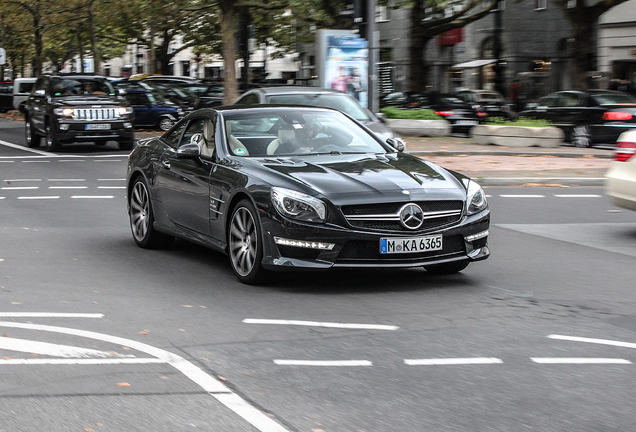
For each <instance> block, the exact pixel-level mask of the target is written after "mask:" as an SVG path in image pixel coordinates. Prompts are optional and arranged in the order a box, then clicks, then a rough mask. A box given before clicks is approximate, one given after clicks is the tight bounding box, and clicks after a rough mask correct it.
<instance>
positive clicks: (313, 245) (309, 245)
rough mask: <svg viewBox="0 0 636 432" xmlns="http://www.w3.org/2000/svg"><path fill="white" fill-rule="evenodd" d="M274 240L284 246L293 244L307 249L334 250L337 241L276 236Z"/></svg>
mask: <svg viewBox="0 0 636 432" xmlns="http://www.w3.org/2000/svg"><path fill="white" fill-rule="evenodd" d="M274 242H276V244H279V245H283V246H293V247H300V248H305V249H320V250H332V249H333V248H334V246H335V243H323V242H310V241H305V240H291V239H286V238H282V237H274Z"/></svg>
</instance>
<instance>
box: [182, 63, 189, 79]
mask: <svg viewBox="0 0 636 432" xmlns="http://www.w3.org/2000/svg"><path fill="white" fill-rule="evenodd" d="M181 73H182V75H183V76H190V62H189V61H182V62H181Z"/></svg>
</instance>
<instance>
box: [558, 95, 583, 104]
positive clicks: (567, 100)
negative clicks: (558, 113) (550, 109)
mask: <svg viewBox="0 0 636 432" xmlns="http://www.w3.org/2000/svg"><path fill="white" fill-rule="evenodd" d="M559 96H560V100H559V106H562V107H576V106H580V105H581V104H580V100H579V95H578V94H576V93H561V94H560V95H559Z"/></svg>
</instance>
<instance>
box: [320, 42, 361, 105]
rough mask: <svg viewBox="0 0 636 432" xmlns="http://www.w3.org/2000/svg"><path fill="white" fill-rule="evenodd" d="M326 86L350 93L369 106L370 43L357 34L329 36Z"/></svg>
mask: <svg viewBox="0 0 636 432" xmlns="http://www.w3.org/2000/svg"><path fill="white" fill-rule="evenodd" d="M327 42H328V43H327V58H326V62H325V81H324V85H325V88H331V89H335V90H340V91H343V92H346V93H349V94H350V95H351V96H353V97H354V98H356V99H357V100H358V101H360V104H361V105H363V106H365V107H366V106H368V100H369V98H368V95H369V90H368V89H369V86H368V79H369V74H368V65H369V43H368V42H367V41H366V40H365V39H362V38H360V37H357V36H329V37H328V39H327Z"/></svg>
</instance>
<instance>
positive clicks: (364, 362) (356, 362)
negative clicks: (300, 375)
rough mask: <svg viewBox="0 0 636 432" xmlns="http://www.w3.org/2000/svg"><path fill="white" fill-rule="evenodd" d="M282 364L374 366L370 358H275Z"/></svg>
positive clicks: (277, 362)
mask: <svg viewBox="0 0 636 432" xmlns="http://www.w3.org/2000/svg"><path fill="white" fill-rule="evenodd" d="M274 363H275V364H277V365H281V366H337V367H343V366H344V367H346V366H373V363H372V362H370V361H368V360H274Z"/></svg>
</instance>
